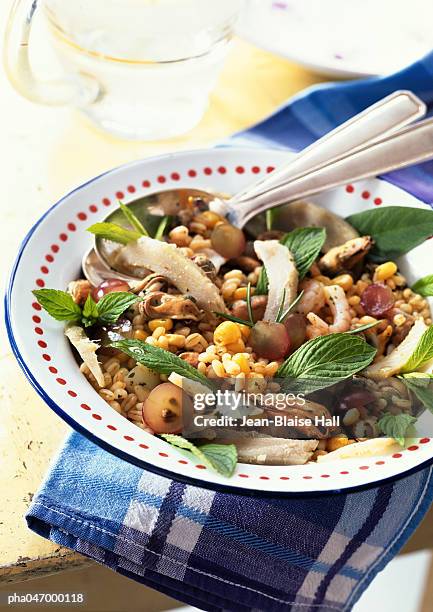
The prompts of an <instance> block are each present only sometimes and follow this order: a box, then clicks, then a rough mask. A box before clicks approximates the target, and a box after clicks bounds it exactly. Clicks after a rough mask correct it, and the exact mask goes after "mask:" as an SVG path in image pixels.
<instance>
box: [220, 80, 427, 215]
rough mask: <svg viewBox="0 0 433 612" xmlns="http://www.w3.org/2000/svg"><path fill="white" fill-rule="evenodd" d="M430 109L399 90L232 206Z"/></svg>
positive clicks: (315, 144) (243, 194)
mask: <svg viewBox="0 0 433 612" xmlns="http://www.w3.org/2000/svg"><path fill="white" fill-rule="evenodd" d="M426 110H427V109H426V105H425V104H424V102H422V101H421V100H420V99H419V98H418V97H417V96H415V94H413V93H412V92H410V91H404V90H402V91H396V92H394V93H392V94H391V95H389V96H386V97H385V98H383V99H382V100H379V101H378V102H376V103H375V104H373V105H372V106H369V107H368V108H366V109H365V110H363V111H362V112H361V113H358V114H357V115H355V116H354V117H352V118H351V119H349V120H348V121H346V122H345V123H343V124H341V125H339V126H338V127H336V128H335V129H334V130H332V131H331V132H328V133H327V134H325V135H324V136H322V138H320V139H319V140H316V141H315V142H313V143H312V144H311V145H310V146H308V147H307V148H306V149H304V150H303V151H301V152H300V153H298V155H296V157H295V158H292V159H291V160H290V161H289V163H287V164H284V165H283V166H282V167H280V168H277V169H276V170H274V172H272V173H271V174H269V175H268V176H267V177H265V178H264V179H261V180H260V181H257V182H256V183H254V184H253V185H250V186H249V187H247V188H246V189H245V190H243V191H241V192H239V193H238V194H236V195H235V196H234V198H232V199H231V200H230V204H231V203H232V202H233V204H234V203H236V204H237V203H239V202H243V201H246V200H249V199H250V197H253V196H255V195H258V194H259V193H263V192H264V191H268V189H270V188H271V187H274V186H278V185H281V184H282V183H287V182H288V181H289V180H293V179H295V178H298V176H300V175H301V174H304V173H306V172H310V171H311V170H314V169H316V168H319V167H320V166H322V165H324V164H328V163H330V162H331V161H334V160H336V159H338V158H340V157H342V156H343V155H346V154H347V153H350V152H354V151H356V150H358V149H360V148H363V147H364V146H365V145H367V144H371V143H373V142H376V141H377V140H382V139H383V138H384V137H385V136H388V135H389V134H391V133H393V132H396V131H398V130H400V129H401V128H403V127H404V126H406V125H408V124H409V123H412V122H413V121H415V120H416V119H420V118H421V117H423V116H424V115H425V113H426Z"/></svg>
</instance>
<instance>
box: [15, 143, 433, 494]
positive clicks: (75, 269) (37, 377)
mask: <svg viewBox="0 0 433 612" xmlns="http://www.w3.org/2000/svg"><path fill="white" fill-rule="evenodd" d="M288 155H290V154H289V153H286V152H282V151H263V150H257V149H251V150H249V149H216V150H204V151H194V152H186V153H179V154H174V155H167V156H163V157H158V158H152V159H148V160H144V161H138V162H135V163H132V164H129V165H126V166H122V167H120V168H117V169H115V170H112V171H110V172H107V173H106V174H103V175H102V176H99V177H97V178H95V179H93V180H91V181H89V182H88V183H86V184H85V185H82V186H81V187H78V188H77V189H76V190H75V191H73V192H71V193H70V194H68V195H67V196H65V197H64V198H63V199H62V200H60V201H59V202H58V203H57V204H55V205H54V206H53V207H52V208H51V209H50V210H49V211H48V212H47V213H46V214H45V215H44V216H43V217H42V218H41V219H40V220H39V221H38V223H37V224H36V225H35V226H34V227H33V228H32V229H31V231H30V232H29V234H28V235H27V237H26V238H25V240H24V242H23V244H22V246H21V249H20V252H19V254H18V257H17V260H16V263H15V266H14V268H13V271H12V274H11V279H10V284H9V288H8V292H7V296H6V323H7V327H8V333H9V337H10V341H11V345H12V348H13V350H14V353H15V355H16V357H17V359H18V361H19V362H20V365H21V367H22V368H23V370H24V371H25V373H26V375H27V377H28V379H29V380H30V382H31V383H32V384H33V386H34V387H35V389H36V390H37V391H38V393H39V394H40V395H41V396H42V397H43V398H44V400H45V401H46V403H47V404H48V405H49V406H50V407H51V408H52V409H53V410H54V411H55V412H56V413H57V414H59V415H60V416H61V417H62V418H63V419H64V420H65V421H67V422H68V423H69V424H70V425H71V426H72V427H74V428H75V429H76V430H78V431H80V432H81V433H83V434H84V435H86V436H88V437H89V438H90V439H92V440H93V441H94V442H96V443H97V444H99V445H101V446H102V447H103V448H105V449H107V450H108V451H110V452H112V453H114V454H116V455H118V456H120V457H122V458H123V459H125V460H127V461H130V462H132V463H135V464H137V465H139V466H142V467H143V468H148V469H150V470H153V471H156V472H158V473H162V474H165V475H169V476H173V477H177V478H181V479H183V480H186V481H188V482H194V483H195V484H200V485H203V486H208V487H211V488H219V487H222V488H223V489H224V490H226V491H227V490H235V491H239V492H245V493H250V492H260V493H266V492H273V493H282V494H291V493H296V494H299V493H313V492H325V491H335V490H341V489H347V488H353V487H360V486H367V485H371V484H372V483H377V482H379V481H382V480H384V479H389V478H395V477H397V476H399V475H401V474H403V473H406V472H408V471H410V470H413V469H416V468H418V467H419V466H421V465H423V464H426V463H427V462H429V461H430V460H432V459H433V438H432V439H431V440H430V439H429V438H427V437H424V438H422V439H421V440H419V441H418V442H417V443H414V444H413V445H412V446H411V447H410V448H409V449H405V450H402V451H401V452H398V453H396V454H394V455H390V456H386V457H369V458H365V459H362V460H350V461H348V460H346V461H336V462H332V463H327V464H326V465H325V464H316V463H311V464H307V465H304V466H296V467H274V466H255V465H242V464H240V465H238V467H237V469H236V473H235V474H234V476H233V477H232V478H230V479H227V478H224V477H222V476H219V475H218V474H215V473H214V472H212V471H210V470H209V469H206V468H205V467H204V466H202V465H200V464H199V463H198V462H197V461H195V460H194V459H190V458H185V456H183V455H181V454H180V453H179V452H178V451H177V450H176V449H174V448H173V447H171V446H169V445H168V444H167V443H165V442H163V441H162V440H160V439H158V438H156V437H153V436H151V435H149V434H147V433H145V432H143V431H142V430H140V429H138V428H137V427H135V426H134V425H132V423H130V422H129V421H127V420H126V419H125V418H123V417H121V416H120V415H119V414H117V413H116V412H115V411H113V410H112V409H111V408H110V407H109V406H108V404H106V403H105V401H104V400H102V399H101V398H100V397H99V395H98V394H97V393H96V392H95V391H94V390H93V388H92V387H91V386H90V385H89V384H88V382H87V381H86V379H85V378H84V376H83V375H82V374H81V372H80V371H79V369H78V366H77V364H76V362H75V360H74V357H73V355H72V352H71V349H70V346H69V344H68V341H67V340H66V338H65V337H64V335H63V325H62V324H61V323H57V322H56V321H54V320H53V319H51V318H50V317H49V316H48V315H47V314H46V313H45V312H43V311H41V310H40V307H39V306H38V304H35V300H34V299H33V296H32V293H31V291H32V290H33V289H35V288H37V287H43V286H46V287H49V288H58V289H64V288H65V287H66V285H67V283H68V282H69V281H70V280H71V279H74V278H76V277H77V275H78V274H79V272H80V260H81V257H82V254H83V253H84V251H85V249H87V248H88V247H89V246H90V245H91V243H92V238H91V236H90V234H89V233H88V232H86V228H87V227H88V226H89V225H90V224H91V223H94V222H95V221H98V220H101V219H102V218H103V217H104V216H105V215H106V213H107V211H108V210H110V207H113V206H115V205H116V198H121V199H122V200H125V201H129V200H131V199H134V198H136V197H138V196H140V195H143V194H146V193H150V192H151V191H152V190H160V189H170V188H173V187H182V186H183V187H197V188H203V189H208V188H210V189H215V190H218V191H223V192H228V193H230V192H236V191H238V190H240V189H241V188H243V187H244V186H246V185H247V184H248V183H250V182H251V181H252V180H253V179H254V178H258V177H260V176H261V175H264V174H265V173H266V172H267V171H269V170H270V169H272V168H273V167H274V166H277V165H279V164H281V163H282V162H283V161H284V160H285V159H287V156H288ZM316 201H317V202H318V203H320V204H322V205H324V206H326V207H329V208H330V209H332V210H334V211H335V212H337V213H340V214H341V215H343V216H346V215H348V214H351V213H353V212H357V211H360V210H363V209H365V208H366V207H372V206H375V205H381V206H385V205H387V204H393V205H395V204H399V205H406V206H412V207H420V206H421V207H425V205H424V204H421V203H419V202H418V201H417V200H416V199H415V198H413V197H412V196H410V195H408V194H406V193H404V192H403V191H401V190H399V189H397V188H396V187H393V186H392V185H389V184H388V183H385V182H383V181H380V180H376V179H373V180H370V181H366V182H363V183H358V184H356V185H354V186H347V187H346V188H340V189H337V190H335V191H332V192H329V193H326V194H324V195H321V196H320V197H318V198H316ZM429 248H430V249H431V246H430V247H429V246H428V245H427V244H426V243H425V244H423V245H421V246H420V247H418V248H417V249H415V250H414V251H412V252H411V253H410V254H409V255H408V256H406V257H405V258H403V259H402V261H401V262H400V263H401V268H402V270H403V273H405V274H406V275H407V277H408V279H409V280H410V281H411V282H412V281H414V280H415V279H416V278H419V277H420V276H423V275H426V274H427V273H429V272H431V270H430V268H429V265H428V261H429V259H428V257H427V255H428V249H429ZM424 418H427V419H428V418H430V419H432V420H433V416H431V415H428V416H425V417H423V419H424ZM424 430H426V428H425V427H424Z"/></svg>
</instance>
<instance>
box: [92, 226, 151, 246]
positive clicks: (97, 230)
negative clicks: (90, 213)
mask: <svg viewBox="0 0 433 612" xmlns="http://www.w3.org/2000/svg"><path fill="white" fill-rule="evenodd" d="M87 231H88V232H90V233H91V234H94V235H95V236H97V237H98V238H104V239H105V240H111V241H112V242H118V243H119V244H129V243H130V242H135V241H136V240H138V239H139V238H141V236H142V234H140V233H139V232H136V231H132V230H129V229H126V228H125V227H122V226H121V225H117V224H116V223H94V224H93V225H91V226H90V227H88V228H87Z"/></svg>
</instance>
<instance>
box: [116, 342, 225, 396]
mask: <svg viewBox="0 0 433 612" xmlns="http://www.w3.org/2000/svg"><path fill="white" fill-rule="evenodd" d="M110 346H111V347H113V348H116V349H119V351H122V352H123V353H126V354H127V355H129V356H130V357H132V358H133V359H135V360H136V361H137V362H138V363H141V364H142V365H144V366H146V367H148V368H150V369H151V370H153V371H154V372H159V373H160V374H167V375H170V374H171V373H172V372H175V373H176V374H179V375H180V376H185V378H189V379H190V380H196V381H197V382H200V383H202V384H204V385H206V386H207V387H210V388H211V389H212V388H213V385H212V382H211V381H210V380H209V378H206V376H204V375H203V374H201V373H200V372H199V371H198V370H196V368H194V367H193V366H192V365H190V364H189V363H187V362H186V361H184V360H183V359H181V358H180V357H178V356H177V355H174V354H173V353H170V352H169V351H165V350H164V349H161V348H159V347H157V346H151V345H150V344H146V343H145V342H141V341H140V340H119V341H117V342H113V343H112V344H110Z"/></svg>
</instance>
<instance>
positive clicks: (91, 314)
mask: <svg viewBox="0 0 433 612" xmlns="http://www.w3.org/2000/svg"><path fill="white" fill-rule="evenodd" d="M97 318H98V305H97V304H96V302H95V301H94V300H93V298H92V296H91V295H90V293H89V295H88V296H87V299H86V301H85V303H84V306H83V316H82V319H81V320H82V323H83V324H84V327H90V326H91V325H93V324H94V323H95V322H96V320H97Z"/></svg>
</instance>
